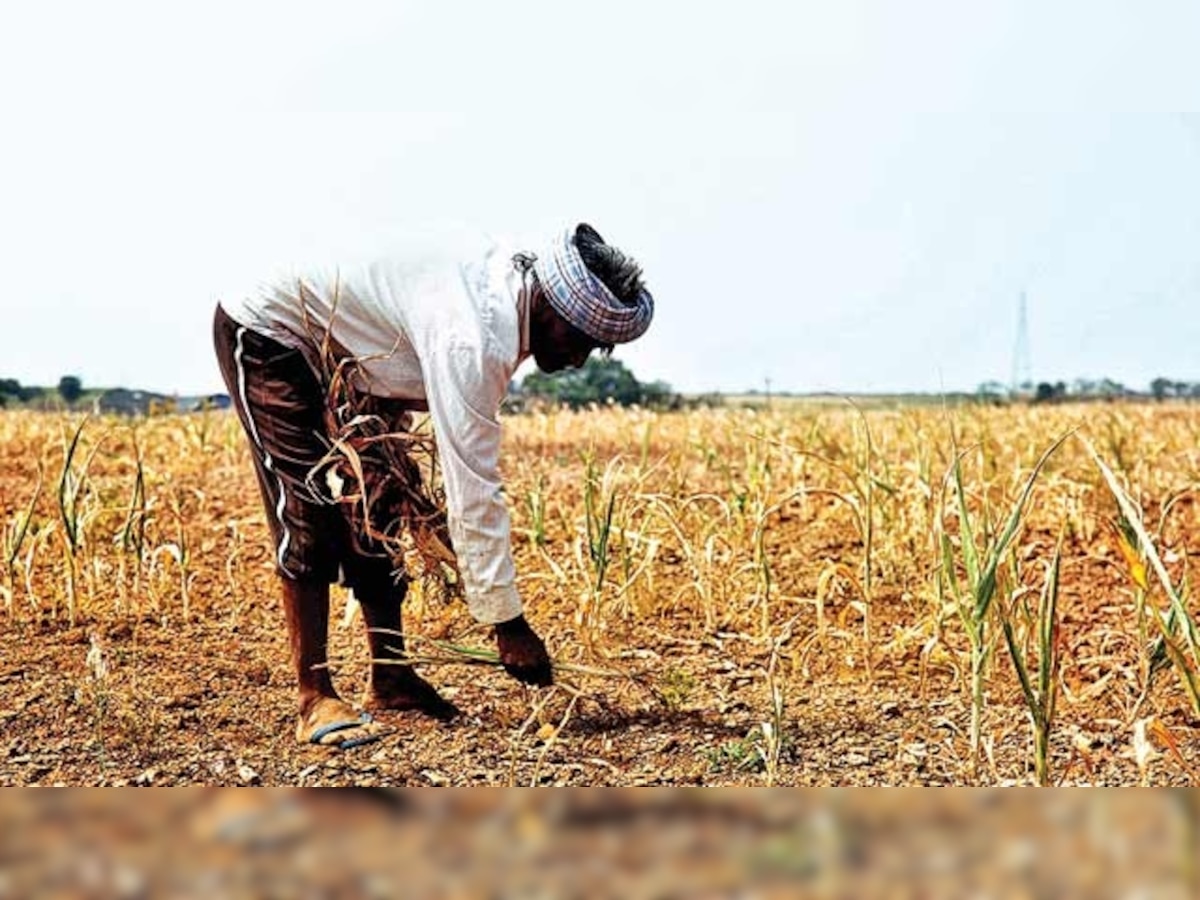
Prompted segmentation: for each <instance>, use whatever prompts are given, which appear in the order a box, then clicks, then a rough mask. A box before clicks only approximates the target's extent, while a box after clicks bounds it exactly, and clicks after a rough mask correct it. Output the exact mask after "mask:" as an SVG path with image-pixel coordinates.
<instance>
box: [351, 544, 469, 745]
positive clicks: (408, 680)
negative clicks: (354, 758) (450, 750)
mask: <svg viewBox="0 0 1200 900" xmlns="http://www.w3.org/2000/svg"><path fill="white" fill-rule="evenodd" d="M351 585H352V587H353V589H354V596H355V598H356V599H357V600H358V603H359V606H360V608H361V609H362V614H363V621H364V622H365V623H366V626H367V642H368V644H369V645H370V647H371V674H370V681H369V682H368V684H367V694H366V703H365V705H366V707H367V708H368V709H377V710H384V709H388V710H402V711H403V710H415V711H417V712H421V713H424V714H425V715H428V716H432V717H433V718H435V719H439V720H441V721H443V722H445V721H449V720H450V719H453V718H454V717H455V716H456V715H458V711H459V710H458V707H457V706H455V705H454V704H453V703H451V702H449V701H448V700H445V699H443V698H442V697H441V696H440V695H439V694H438V692H437V691H436V690H435V689H434V687H433V686H432V685H431V684H430V683H429V682H427V681H426V680H425V679H424V678H422V677H421V676H420V675H418V674H417V673H416V672H414V671H413V667H412V666H411V665H407V664H405V663H403V662H401V660H403V659H404V623H403V619H402V615H401V606H402V604H403V603H404V596H405V594H406V593H407V592H408V585H407V584H406V583H405V582H403V581H402V582H400V583H399V584H394V583H393V582H392V578H391V575H390V573H389V571H388V567H387V566H386V565H376V566H371V567H369V570H368V573H360V574H358V575H357V577H355V578H353V580H352V581H351Z"/></svg>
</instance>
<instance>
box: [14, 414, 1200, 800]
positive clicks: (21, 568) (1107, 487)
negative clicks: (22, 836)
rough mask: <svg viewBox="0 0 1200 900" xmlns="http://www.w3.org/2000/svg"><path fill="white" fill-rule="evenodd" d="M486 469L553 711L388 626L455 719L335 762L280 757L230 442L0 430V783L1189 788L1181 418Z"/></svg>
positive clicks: (640, 424)
mask: <svg viewBox="0 0 1200 900" xmlns="http://www.w3.org/2000/svg"><path fill="white" fill-rule="evenodd" d="M81 423H82V424H81ZM1060 439H1062V440H1061V443H1059V441H1060ZM505 440H506V443H505V448H504V456H503V466H504V469H505V474H506V483H507V492H508V501H509V507H510V509H511V512H512V517H513V525H514V550H515V554H516V559H517V567H518V572H519V575H520V578H521V589H522V592H523V595H524V597H525V599H526V605H527V609H528V614H529V617H530V618H531V620H532V621H533V622H534V623H535V625H536V626H537V627H538V628H539V630H540V631H541V632H542V633H543V634H544V635H545V636H546V637H547V641H548V643H549V645H550V647H551V652H552V654H553V655H554V656H555V660H556V664H557V665H558V668H559V672H558V683H557V684H556V686H555V687H553V688H549V689H542V690H537V689H531V688H526V687H524V686H522V685H519V684H517V683H516V682H514V681H512V680H510V679H508V678H506V677H505V676H504V675H503V673H502V672H501V671H500V670H498V669H497V668H496V667H495V665H493V664H491V662H490V660H489V658H488V652H490V651H491V650H492V649H493V648H492V646H491V643H490V637H489V635H488V634H487V633H486V632H484V631H482V630H480V629H478V628H476V627H474V626H473V624H472V622H471V620H470V619H469V617H468V616H467V615H466V612H465V610H464V609H463V608H462V607H461V606H459V605H445V604H443V603H441V602H439V601H436V600H434V599H433V598H432V597H424V596H421V595H418V594H414V595H412V596H411V597H410V600H409V601H408V602H407V603H406V606H405V614H406V623H407V624H406V628H407V630H408V631H409V633H410V634H413V635H421V636H423V637H424V638H425V640H422V641H420V642H416V643H414V644H413V648H412V649H413V652H414V653H415V654H416V655H417V656H418V657H419V658H420V661H421V671H422V672H423V674H424V675H425V676H426V677H427V678H429V680H431V681H432V682H434V683H435V684H437V685H438V686H439V687H440V688H442V689H443V691H444V692H445V693H446V694H447V696H449V697H452V698H453V699H454V701H455V702H456V703H457V704H458V705H459V706H460V707H461V708H462V709H463V710H464V713H465V715H464V716H462V717H460V719H459V720H457V721H456V722H454V723H452V724H450V725H442V724H438V723H435V722H431V721H427V720H424V719H420V718H416V717H412V716H410V715H401V714H394V715H393V716H391V717H386V718H384V721H386V722H387V724H389V725H391V726H394V729H395V730H394V732H393V733H392V734H391V735H389V736H388V737H387V738H385V739H384V740H383V741H382V742H381V743H378V744H374V745H370V746H366V747H361V748H358V749H355V750H351V751H347V752H339V751H336V750H329V749H325V748H314V747H305V746H298V745H296V744H295V742H294V741H293V738H292V726H293V702H294V701H293V687H292V684H291V677H290V674H289V661H288V657H287V647H286V641H285V637H284V632H283V627H282V625H283V623H282V614H281V611H280V608H279V604H278V600H277V598H276V591H275V587H274V580H273V570H272V567H271V561H270V555H269V552H268V548H267V542H266V526H265V521H264V519H263V516H262V512H261V508H260V501H259V498H258V494H257V488H256V486H255V483H254V480H253V475H252V470H251V465H250V461H249V457H248V455H247V453H246V451H245V447H244V444H243V437H242V435H241V433H240V431H239V429H238V427H237V424H236V422H235V420H234V419H233V418H232V417H231V416H229V415H227V414H198V415H194V416H187V417H174V416H173V417H163V418H152V419H149V420H143V421H138V422H133V423H130V422H128V421H123V420H116V419H99V418H92V419H88V420H86V421H84V420H82V419H81V417H77V416H76V417H70V416H62V417H59V416H55V415H51V414H33V413H11V412H10V413H6V414H0V537H2V538H3V542H2V544H0V726H2V728H0V784H58V783H61V784H69V785H92V784H155V785H162V784H255V783H262V784H275V785H298V784H300V785H315V784H370V785H403V784H418V785H420V784H435V785H440V784H454V785H475V784H575V785H592V784H613V785H642V784H653V785H689V784H707V785H761V784H780V785H851V784H853V785H948V784H953V785H995V784H1037V783H1049V784H1058V783H1063V784H1104V785H1116V784H1126V785H1133V784H1155V785H1165V784H1171V785H1182V784H1192V783H1194V782H1195V779H1194V777H1193V773H1194V771H1195V769H1196V767H1197V766H1198V765H1200V754H1198V753H1197V747H1196V736H1197V732H1196V726H1197V722H1198V721H1200V679H1197V677H1196V672H1197V665H1198V662H1200V636H1198V634H1197V631H1196V630H1195V625H1194V621H1193V618H1192V616H1193V613H1194V610H1195V604H1194V602H1193V600H1194V594H1195V590H1194V588H1193V587H1192V586H1191V584H1190V583H1189V577H1188V563H1189V558H1190V556H1191V555H1193V554H1195V553H1197V552H1200V520H1198V506H1197V502H1196V499H1197V498H1196V495H1195V491H1194V488H1195V487H1196V485H1197V484H1198V483H1200V409H1197V408H1194V407H1190V406H1172V405H1169V404H1159V405H1145V406H1132V405H1090V406H1060V407H1054V408H1037V409H1031V408H1003V409H996V408H974V407H960V408H955V409H952V410H938V409H918V408H907V409H897V410H869V411H864V412H860V411H859V410H858V409H857V408H854V407H852V406H850V405H848V404H845V405H841V406H838V405H836V404H828V403H826V404H822V405H820V406H813V407H805V406H802V405H794V406H791V407H789V408H787V409H785V410H777V411H764V410H757V411H750V410H732V409H729V410H713V411H700V412H690V413H679V414H655V413H649V412H644V411H620V410H611V411H610V410H602V411H594V412H589V413H578V414H576V413H567V412H563V413H555V414H550V415H529V416H522V417H514V418H510V419H509V420H508V421H507V422H506V438H505ZM344 599H345V598H344V595H343V594H342V593H341V592H340V591H335V613H334V619H335V623H334V626H333V638H332V642H331V650H332V653H333V666H334V669H335V672H336V682H337V684H338V685H339V686H340V687H341V689H342V692H343V694H344V695H345V696H347V697H351V698H355V697H357V695H358V692H359V691H360V690H361V688H362V686H363V683H364V680H365V664H366V662H367V659H366V645H365V641H363V640H362V634H361V629H362V624H361V621H359V620H355V619H353V618H352V617H351V616H349V615H343V606H344V605H345V604H344ZM351 612H352V610H351ZM464 648H468V649H470V648H477V649H478V650H479V651H481V652H479V653H478V654H476V655H472V654H470V653H467V652H464Z"/></svg>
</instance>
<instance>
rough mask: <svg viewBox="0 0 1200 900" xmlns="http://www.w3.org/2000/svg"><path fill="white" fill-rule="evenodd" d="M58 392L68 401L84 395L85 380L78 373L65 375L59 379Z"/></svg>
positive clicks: (72, 401) (71, 401)
mask: <svg viewBox="0 0 1200 900" xmlns="http://www.w3.org/2000/svg"><path fill="white" fill-rule="evenodd" d="M58 394H59V396H60V397H62V398H63V400H65V401H66V402H67V403H74V402H75V401H76V400H78V399H79V398H80V397H82V396H83V381H82V380H81V379H80V378H79V376H77V375H64V376H63V377H62V378H60V379H59V380H58Z"/></svg>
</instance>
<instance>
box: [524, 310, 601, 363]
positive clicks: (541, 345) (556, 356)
mask: <svg viewBox="0 0 1200 900" xmlns="http://www.w3.org/2000/svg"><path fill="white" fill-rule="evenodd" d="M603 346H605V345H603V344H601V343H600V342H599V341H595V340H593V339H592V338H590V337H588V336H587V335H586V334H584V333H583V332H582V331H580V330H579V329H578V328H576V327H575V326H574V325H572V324H571V323H570V322H568V321H567V320H566V319H564V318H563V317H562V316H560V315H559V314H558V313H557V312H556V311H555V310H554V307H552V306H551V305H550V304H549V303H548V302H546V300H545V298H542V297H539V298H537V300H536V301H535V302H534V305H533V310H532V315H531V318H530V321H529V349H530V351H531V352H532V353H533V359H534V361H535V362H536V363H537V367H538V368H539V369H541V370H542V371H543V372H561V371H562V370H563V369H578V368H579V367H580V366H582V365H583V364H584V363H585V362H587V358H588V356H589V355H590V354H591V352H592V351H593V350H595V349H597V348H600V347H603Z"/></svg>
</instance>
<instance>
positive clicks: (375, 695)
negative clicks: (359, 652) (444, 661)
mask: <svg viewBox="0 0 1200 900" xmlns="http://www.w3.org/2000/svg"><path fill="white" fill-rule="evenodd" d="M394 668H397V669H400V668H401V667H399V666H397V667H394ZM364 705H365V706H366V708H367V709H375V710H384V709H387V710H396V711H400V712H407V711H409V710H413V711H416V712H419V713H424V714H425V715H427V716H432V717H433V718H435V719H437V720H438V721H440V722H449V721H450V720H451V719H453V718H454V717H455V716H457V715H458V714H459V709H458V707H457V706H455V705H454V704H453V703H451V702H450V701H449V700H446V699H444V698H443V697H442V696H441V694H439V693H438V692H437V690H436V689H435V688H434V686H433V685H431V684H430V683H429V682H428V681H426V680H425V679H424V678H422V677H421V676H420V675H418V674H417V673H416V672H414V671H412V670H411V669H407V670H401V671H399V672H398V673H397V674H394V675H375V674H372V676H371V683H370V684H369V685H367V696H366V700H365V702H364Z"/></svg>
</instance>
